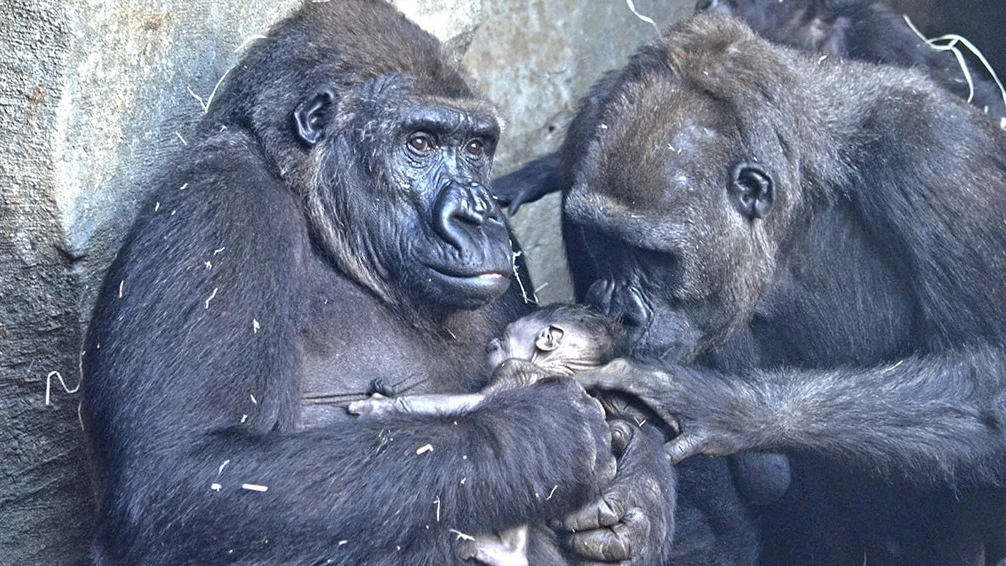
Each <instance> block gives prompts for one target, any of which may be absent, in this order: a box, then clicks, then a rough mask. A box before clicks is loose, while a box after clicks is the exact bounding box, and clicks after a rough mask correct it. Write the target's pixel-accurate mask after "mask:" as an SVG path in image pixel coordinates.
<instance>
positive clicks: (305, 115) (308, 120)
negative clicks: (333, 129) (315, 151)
mask: <svg viewBox="0 0 1006 566" xmlns="http://www.w3.org/2000/svg"><path fill="white" fill-rule="evenodd" d="M334 102H335V93H334V92H333V91H332V90H330V89H327V88H326V89H322V90H320V91H318V93H316V94H315V95H314V96H312V97H311V98H308V99H306V100H304V101H302V102H301V103H300V104H298V105H297V109H296V110H294V111H293V119H294V121H295V122H296V123H297V136H298V137H299V138H300V141H302V142H304V143H305V144H307V145H309V146H312V145H314V144H316V143H318V140H320V139H321V136H322V133H323V132H324V131H325V126H326V125H328V120H329V119H330V118H331V115H332V112H331V110H332V105H333V103H334Z"/></svg>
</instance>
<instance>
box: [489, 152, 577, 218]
mask: <svg viewBox="0 0 1006 566" xmlns="http://www.w3.org/2000/svg"><path fill="white" fill-rule="evenodd" d="M563 172H564V168H563V163H562V157H561V156H560V155H559V154H558V153H550V154H548V155H546V156H544V157H539V158H538V159H535V160H534V161H531V162H530V163H528V164H527V165H524V166H523V167H521V168H520V169H518V170H516V171H514V172H512V173H509V174H507V175H504V176H502V177H500V178H499V179H497V180H495V181H493V184H492V189H491V190H492V194H493V196H494V197H496V200H498V201H499V203H500V205H502V206H505V207H507V212H508V213H510V214H511V215H513V214H516V213H517V209H519V208H520V207H521V205H523V204H527V203H529V202H534V201H536V200H538V199H540V198H541V197H543V196H545V195H547V194H551V193H556V192H561V191H563V190H564V189H565V188H566V186H567V185H568V184H569V183H568V181H566V179H565V175H564V174H563Z"/></svg>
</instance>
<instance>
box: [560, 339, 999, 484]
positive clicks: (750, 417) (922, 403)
mask: <svg viewBox="0 0 1006 566" xmlns="http://www.w3.org/2000/svg"><path fill="white" fill-rule="evenodd" d="M1004 375H1006V360H1004V359H1003V356H1002V353H1001V352H999V351H997V350H995V349H992V348H986V349H975V350H969V351H964V352H958V353H954V354H947V355H943V356H933V357H928V358H923V357H911V358H907V359H905V360H903V361H901V362H898V363H894V364H891V365H889V366H886V367H879V368H874V369H863V370H852V369H845V370H842V369H835V370H782V371H777V372H755V373H749V374H746V375H739V376H726V375H723V374H718V373H715V372H710V371H705V370H702V369H697V368H691V367H684V366H664V367H662V368H660V369H656V368H645V367H643V366H641V365H637V364H635V363H632V362H627V361H625V360H616V361H614V362H612V363H611V364H609V366H608V367H606V368H602V369H600V370H598V371H596V372H591V373H588V374H586V375H584V374H581V375H580V376H579V379H581V381H589V382H591V383H590V385H593V386H596V387H600V388H610V389H617V390H622V391H627V392H631V393H633V394H635V395H638V396H640V397H641V398H643V399H646V400H648V402H651V403H654V404H658V405H660V406H661V407H662V409H663V410H664V411H666V412H667V413H670V414H673V415H676V416H677V419H678V422H679V424H680V427H681V435H680V436H679V437H678V438H676V439H675V441H674V442H673V443H672V444H671V445H670V449H671V451H672V454H673V455H674V458H675V459H676V460H681V459H683V458H685V457H687V456H690V455H693V454H702V453H704V454H710V455H724V454H732V453H735V452H739V451H742V450H754V449H768V450H793V451H815V452H821V453H824V454H828V455H831V456H834V457H839V458H843V459H847V460H848V461H849V462H850V463H852V464H858V465H859V466H860V467H862V468H864V469H866V470H869V471H873V472H875V473H881V474H888V475H892V476H898V477H903V478H905V479H907V480H908V481H910V482H917V483H922V484H930V483H934V482H940V481H943V480H950V479H953V478H971V479H972V480H973V481H976V482H979V483H992V482H995V481H999V480H1001V479H1002V477H1003V474H1004V471H1006V470H1004V465H1003V457H1004V455H1006V430H1004V428H1003V426H1002V423H1003V422H1004V421H1006V378H1004V377H1003V376H1004Z"/></svg>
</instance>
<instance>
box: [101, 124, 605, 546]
mask: <svg viewBox="0 0 1006 566" xmlns="http://www.w3.org/2000/svg"><path fill="white" fill-rule="evenodd" d="M255 147H256V146H255V144H254V143H251V142H249V140H248V139H246V138H245V137H243V136H241V135H238V134H228V133H224V134H221V135H220V136H218V138H217V139H216V140H215V141H212V142H210V143H206V144H203V146H202V147H201V148H199V153H194V154H193V155H194V156H197V157H193V162H192V163H193V164H192V165H190V166H189V167H190V168H189V169H187V170H184V171H180V172H178V173H177V174H176V175H175V176H173V177H172V179H173V180H172V181H171V186H169V187H166V190H161V191H159V192H158V193H157V195H156V197H155V200H152V201H151V202H150V203H148V205H147V206H145V207H144V210H143V212H141V218H140V220H139V221H138V222H137V224H136V225H135V228H134V230H133V231H132V233H131V235H130V236H129V237H128V238H127V243H126V245H125V246H124V247H123V250H122V251H121V252H120V255H119V257H118V258H117V259H116V261H115V263H114V264H113V266H112V268H111V270H110V272H109V276H108V278H107V279H106V282H105V285H104V287H103V289H102V291H101V296H100V297H99V299H98V306H97V307H96V311H95V315H94V319H93V322H92V327H91V331H90V333H89V336H88V342H87V346H86V353H85V355H84V370H85V376H86V380H87V383H86V387H85V388H84V393H83V398H82V403H83V406H82V418H83V421H84V423H85V426H86V429H87V432H88V437H89V440H90V451H91V454H92V457H93V461H94V463H95V465H96V468H97V470H98V471H97V478H96V479H97V480H98V485H99V486H101V487H99V489H101V490H102V493H99V497H101V502H100V507H101V513H100V524H99V528H98V532H99V534H98V537H99V544H98V548H99V549H100V552H101V554H102V556H100V557H99V561H98V563H99V564H108V563H114V564H140V563H143V564H189V563H215V564H223V563H231V562H241V561H245V562H247V561H250V560H252V561H256V562H261V563H279V562H281V561H283V562H285V561H292V562H297V563H300V562H305V563H312V562H313V561H314V560H322V561H323V560H326V559H331V560H333V561H334V563H337V564H363V563H374V560H375V557H380V556H399V557H400V558H402V560H404V561H406V562H408V561H409V560H411V559H416V560H420V559H421V560H428V561H429V562H430V563H448V562H449V561H450V560H451V558H452V554H451V548H452V545H453V543H454V541H455V540H456V538H457V536H459V535H457V534H456V533H455V531H457V532H460V533H468V534H473V533H476V532H479V533H481V532H491V531H493V530H496V529H502V528H505V527H508V526H512V525H515V524H520V523H527V522H532V521H545V520H548V519H550V518H555V517H559V516H561V515H562V514H564V513H566V512H569V511H571V510H573V509H574V508H575V507H576V506H578V505H582V504H584V503H587V502H588V501H591V500H592V499H594V498H596V497H597V496H598V494H599V493H600V489H601V486H603V485H605V484H606V483H607V482H608V481H609V480H610V478H611V476H612V475H613V457H612V456H611V453H610V448H609V446H608V442H609V432H608V431H607V427H606V425H605V424H604V421H603V419H602V417H601V411H600V408H599V407H598V406H597V404H596V402H595V401H593V400H592V399H591V398H589V396H587V395H586V393H584V392H583V391H582V389H581V388H580V387H579V386H578V385H575V384H574V383H572V382H571V381H569V380H563V381H552V382H547V383H542V384H538V385H535V386H533V387H529V388H524V389H522V390H519V391H517V390H515V391H508V392H501V393H500V394H499V395H498V396H496V397H494V402H493V403H487V404H485V405H484V406H483V407H482V408H481V409H480V410H478V411H474V412H473V413H472V414H470V415H467V416H463V417H460V416H459V417H452V418H440V417H429V416H427V417H419V416H415V415H402V416H399V417H397V418H389V419H383V420H375V421H373V422H370V423H364V422H352V421H351V420H349V419H348V418H347V422H346V423H336V424H332V425H331V426H328V427H324V428H320V429H316V430H307V431H294V424H295V420H296V411H297V407H298V403H299V395H300V391H299V376H298V375H297V372H298V371H299V369H298V367H299V360H298V357H297V351H298V348H297V342H296V339H297V336H298V332H299V331H300V330H301V328H300V327H299V321H301V320H303V318H302V314H301V313H300V309H302V308H303V305H302V304H301V303H300V302H299V300H298V297H299V295H298V293H299V288H298V287H299V286H300V285H302V284H303V280H302V279H303V276H304V273H305V270H304V269H303V267H302V266H303V263H304V262H305V261H306V259H305V256H306V254H309V253H310V247H309V246H308V245H306V243H307V242H308V239H307V236H306V234H305V231H306V228H305V226H304V224H305V223H304V220H303V216H302V214H303V213H302V212H301V211H300V208H299V206H298V202H297V196H296V195H294V194H292V193H291V192H290V191H288V190H287V189H286V188H285V187H283V186H282V185H281V184H280V183H279V182H278V181H277V180H276V179H275V177H274V176H273V174H272V172H271V171H270V170H269V169H268V168H267V167H266V166H265V165H264V164H263V163H262V161H261V160H260V159H258V158H257V157H256V155H257V150H256V149H255ZM205 171H211V172H212V174H200V173H199V172H205ZM176 180H177V183H176ZM234 187H240V188H241V190H240V198H236V197H235V191H234V190H233V188H234ZM280 266H286V268H285V269H282V270H281V269H278V268H279V267H280ZM374 377H385V376H374ZM529 455H533V456H534V457H533V458H529V457H528V456H529ZM550 493H551V494H552V497H551V498H547V497H546V496H547V495H548V494H550ZM538 496H540V497H538ZM375 525H379V526H380V528H375ZM167 540H181V541H184V543H183V544H163V543H164V541H167ZM399 552H400V553H401V554H398V553H399ZM398 563H400V562H398Z"/></svg>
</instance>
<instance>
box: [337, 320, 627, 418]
mask: <svg viewBox="0 0 1006 566" xmlns="http://www.w3.org/2000/svg"><path fill="white" fill-rule="evenodd" d="M621 337H622V329H621V327H620V326H619V325H618V324H617V323H616V322H614V321H612V320H611V319H609V318H607V317H605V316H604V315H602V314H600V313H598V312H597V311H594V310H592V309H590V308H588V307H584V306H582V305H562V304H556V305H549V306H545V307H542V308H540V309H539V310H537V311H535V312H533V313H531V314H529V315H527V316H525V317H524V318H521V319H519V320H516V321H514V322H512V323H510V325H509V326H507V327H506V330H505V331H504V333H503V336H502V337H500V338H497V339H494V340H493V341H492V342H491V343H490V344H489V348H488V356H487V357H488V364H489V367H490V368H491V369H492V371H493V379H492V382H491V383H490V385H488V386H487V387H486V388H484V389H483V390H482V391H481V392H479V393H468V394H433V395H404V396H401V397H385V396H383V395H379V394H375V395H373V396H371V397H369V398H367V399H364V400H362V401H355V402H353V403H350V405H349V412H350V413H352V414H354V415H359V416H361V417H380V416H384V415H390V414H396V413H397V414H401V413H411V414H430V415H448V414H460V413H465V412H468V411H470V410H472V409H473V408H474V407H475V406H476V405H478V404H479V403H480V402H482V401H483V400H484V399H485V398H486V395H488V394H490V393H493V392H495V391H502V390H505V389H513V388H516V387H523V386H527V385H531V384H533V383H536V382H538V381H541V380H542V379H545V378H546V377H553V376H568V377H575V375H574V374H575V373H576V372H578V371H582V370H586V369H590V368H596V367H599V366H601V365H602V364H604V363H607V362H608V361H610V360H611V359H612V358H613V357H614V355H615V346H616V344H618V343H619V342H620V341H621Z"/></svg>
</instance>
